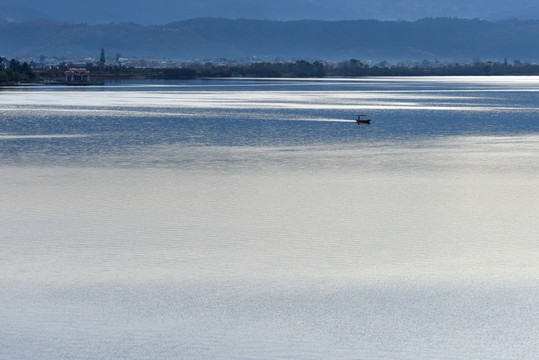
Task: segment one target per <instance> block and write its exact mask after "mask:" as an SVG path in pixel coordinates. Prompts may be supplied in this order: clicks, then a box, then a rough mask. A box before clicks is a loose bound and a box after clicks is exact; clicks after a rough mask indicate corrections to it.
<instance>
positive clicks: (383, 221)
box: [0, 77, 539, 360]
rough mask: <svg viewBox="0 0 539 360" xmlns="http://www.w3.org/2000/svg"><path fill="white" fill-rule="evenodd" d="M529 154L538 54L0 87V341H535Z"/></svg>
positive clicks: (370, 347) (62, 351)
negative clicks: (516, 66)
mask: <svg viewBox="0 0 539 360" xmlns="http://www.w3.org/2000/svg"><path fill="white" fill-rule="evenodd" d="M358 113H362V114H363V113H364V114H367V115H368V117H370V118H371V119H372V124H370V125H363V124H362V125H361V126H358V125H357V124H356V123H355V122H354V121H353V119H355V116H356V115H357V114H358ZM538 155H539V78H537V77H488V78H486V77H464V78H459V77H444V78H379V79H378V78H367V79H324V80H318V79H317V80H313V79H285V80H250V79H226V80H200V81H189V82H139V83H137V82H120V83H108V84H107V85H105V86H99V87H24V88H23V87H20V88H4V89H0V188H1V191H0V304H2V305H1V306H0V324H1V326H0V358H1V359H6V360H7V359H10V360H16V359H40V360H44V359H45V360H47V359H50V360H58V359H70V360H72V359H75V360H78V359H137V360H138V359H141V360H142V359H163V360H164V359H201V360H214V359H290V360H307V359H345V360H347V359H414V360H417V359H470V360H471V359H515V360H516V359H518V360H523V359H537V358H539V311H538V309H539V250H538V249H539V246H538V245H539V240H538V239H539V218H538V214H539V161H538V160H539V156H538Z"/></svg>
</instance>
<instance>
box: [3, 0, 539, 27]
mask: <svg viewBox="0 0 539 360" xmlns="http://www.w3.org/2000/svg"><path fill="white" fill-rule="evenodd" d="M196 17H226V18H250V19H268V20H296V19H323V20H345V19H382V20H415V19H419V18H424V17H461V18H483V19H501V18H539V5H537V2H536V0H519V1H512V2H508V1H506V0H475V1H470V0H452V1H446V2H442V1H439V0H271V1H267V0H139V1H132V0H93V1H77V0H47V1H43V0H0V18H3V19H11V20H15V21H17V20H32V19H36V18H46V19H55V20H62V21H67V22H74V23H79V22H87V23H104V22H131V21H132V22H137V23H141V24H164V23H168V22H171V21H176V20H185V19H190V18H196Z"/></svg>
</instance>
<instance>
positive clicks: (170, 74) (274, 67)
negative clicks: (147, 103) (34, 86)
mask: <svg viewBox="0 0 539 360" xmlns="http://www.w3.org/2000/svg"><path fill="white" fill-rule="evenodd" d="M73 68H83V69H85V70H87V71H88V72H89V74H91V77H92V79H93V81H98V82H99V81H101V82H102V81H104V80H114V79H116V80H118V79H170V80H187V79H196V78H206V77H260V78H261V77H266V78H280V77H314V78H323V77H362V76H493V75H539V65H538V64H531V63H520V62H518V61H515V62H513V63H512V64H511V63H508V62H507V60H506V61H504V62H492V61H486V62H484V61H479V60H477V61H474V62H473V63H470V64H459V63H439V62H430V61H424V62H421V63H411V64H389V63H387V62H381V63H377V64H369V63H367V62H362V61H360V60H357V59H351V60H346V61H341V62H337V63H329V62H322V61H314V62H310V61H306V60H297V61H290V62H252V63H245V64H227V63H226V62H217V63H216V62H205V63H190V64H186V65H183V66H181V67H169V68H157V67H146V68H143V67H129V66H124V65H120V64H113V65H105V63H103V62H100V63H98V64H85V65H81V64H71V63H61V64H60V65H56V66H52V65H49V66H43V65H40V66H38V65H36V64H35V63H33V62H30V63H28V62H23V63H21V62H19V61H18V60H16V59H11V60H8V59H6V58H0V84H1V85H17V84H28V83H38V84H39V83H46V84H55V83H56V84H63V83H66V82H67V80H66V72H67V71H69V70H70V69H73Z"/></svg>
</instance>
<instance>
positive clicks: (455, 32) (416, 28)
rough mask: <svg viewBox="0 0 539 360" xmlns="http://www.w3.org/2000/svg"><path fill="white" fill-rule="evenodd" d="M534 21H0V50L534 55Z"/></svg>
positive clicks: (235, 55)
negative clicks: (88, 22)
mask: <svg viewBox="0 0 539 360" xmlns="http://www.w3.org/2000/svg"><path fill="white" fill-rule="evenodd" d="M537 38H539V21H517V20H513V21H499V22H489V21H482V20H459V19H448V18H439V19H423V20H418V21H413V22H409V21H375V20H356V21H315V20H304V21H289V22H279V21H264V20H227V19H215V18H207V19H195V20H187V21H180V22H174V23H170V24H168V25H159V26H142V25H137V24H134V23H127V24H107V25H73V24H68V23H63V22H52V21H34V22H26V23H11V22H0V44H2V48H1V50H2V51H3V54H0V55H3V56H17V57H25V56H33V57H38V56H40V55H46V56H77V57H85V56H92V57H98V55H99V51H100V49H101V48H102V47H104V48H105V49H106V50H107V53H108V54H109V55H114V54H116V53H121V54H122V55H124V56H128V57H150V56H152V57H158V58H164V57H167V58H171V59H184V60H193V59H216V58H229V59H244V60H254V59H267V60H274V59H275V58H277V57H279V58H283V59H298V58H304V59H323V60H342V59H351V58H357V59H363V60H369V59H370V60H402V59H409V60H412V59H439V60H459V59H469V60H471V59H473V58H481V59H493V60H494V59H498V60H503V59H504V58H505V57H507V58H509V59H515V58H517V59H520V60H536V59H539V42H537Z"/></svg>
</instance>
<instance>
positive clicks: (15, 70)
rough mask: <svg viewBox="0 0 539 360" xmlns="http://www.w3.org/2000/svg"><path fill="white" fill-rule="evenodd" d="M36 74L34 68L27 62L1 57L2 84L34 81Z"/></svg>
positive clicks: (0, 81) (0, 77) (0, 79)
mask: <svg viewBox="0 0 539 360" xmlns="http://www.w3.org/2000/svg"><path fill="white" fill-rule="evenodd" d="M35 79H36V74H35V73H34V70H33V69H32V66H30V64H28V63H27V62H24V63H22V64H21V63H20V62H19V61H18V60H15V59H11V60H9V61H8V60H7V59H6V58H3V57H0V83H16V82H19V81H32V80H35Z"/></svg>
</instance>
